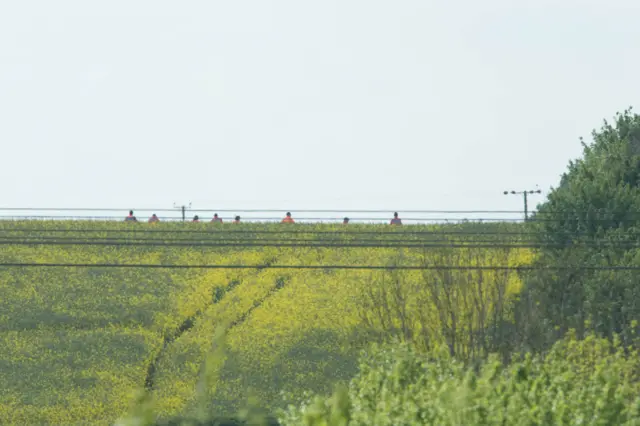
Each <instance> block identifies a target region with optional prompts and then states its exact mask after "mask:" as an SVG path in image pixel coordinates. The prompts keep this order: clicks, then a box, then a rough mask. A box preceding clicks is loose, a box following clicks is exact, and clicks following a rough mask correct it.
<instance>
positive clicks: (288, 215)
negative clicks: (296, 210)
mask: <svg viewBox="0 0 640 426" xmlns="http://www.w3.org/2000/svg"><path fill="white" fill-rule="evenodd" d="M282 223H296V222H295V221H294V220H293V218H292V217H291V213H289V212H287V216H286V217H285V218H284V219H282Z"/></svg>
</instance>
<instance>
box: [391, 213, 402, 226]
mask: <svg viewBox="0 0 640 426" xmlns="http://www.w3.org/2000/svg"><path fill="white" fill-rule="evenodd" d="M391 225H402V221H401V220H400V218H399V217H398V213H394V214H393V219H391Z"/></svg>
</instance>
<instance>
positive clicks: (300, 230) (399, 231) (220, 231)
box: [0, 222, 586, 236]
mask: <svg viewBox="0 0 640 426" xmlns="http://www.w3.org/2000/svg"><path fill="white" fill-rule="evenodd" d="M1 225H2V224H1V222H0V232H5V233H7V232H11V233H14V232H21V233H24V232H42V233H131V234H203V235H209V234H210V235H225V234H232V235H234V234H256V235H263V234H264V235H271V234H285V235H290V234H303V235H304V234H319V235H345V236H349V235H442V236H446V235H537V233H536V232H531V231H468V230H439V231H417V230H413V229H411V228H398V227H396V228H386V229H387V230H386V231H384V230H383V228H381V229H379V230H376V231H360V230H354V229H353V228H352V229H350V230H349V229H343V230H335V231H323V230H313V229H309V228H306V227H293V228H294V229H292V227H291V226H287V228H284V227H283V228H281V229H278V230H261V229H256V230H251V229H230V228H228V227H223V226H224V225H223V226H221V225H211V227H210V228H208V229H163V228H161V227H160V228H155V229H150V228H140V227H135V226H130V224H126V225H123V226H124V227H123V228H121V229H115V228H92V229H55V228H42V227H40V228H37V227H24V228H23V227H10V228H3V227H2V226H1ZM235 226H237V225H235ZM350 226H352V225H350ZM572 235H578V234H577V233H572ZM585 235H586V233H585Z"/></svg>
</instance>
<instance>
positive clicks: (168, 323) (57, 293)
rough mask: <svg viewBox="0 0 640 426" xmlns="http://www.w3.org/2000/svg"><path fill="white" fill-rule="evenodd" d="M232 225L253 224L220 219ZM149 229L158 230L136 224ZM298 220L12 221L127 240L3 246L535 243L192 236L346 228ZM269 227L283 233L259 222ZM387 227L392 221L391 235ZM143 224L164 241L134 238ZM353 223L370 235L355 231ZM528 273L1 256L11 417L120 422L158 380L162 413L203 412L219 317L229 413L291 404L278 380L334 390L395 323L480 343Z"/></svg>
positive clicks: (19, 249) (466, 349) (229, 257)
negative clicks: (287, 223)
mask: <svg viewBox="0 0 640 426" xmlns="http://www.w3.org/2000/svg"><path fill="white" fill-rule="evenodd" d="M229 227H233V229H234V230H242V231H243V232H245V233H244V234H241V233H238V234H223V233H222V230H225V229H229ZM285 228H286V230H287V231H286V232H282V233H279V232H280V231H282V230H284V229H285ZM142 229H144V230H153V231H154V232H152V233H150V235H149V234H144V235H142V234H141V233H138V232H137V231H138V230H142ZM291 229H292V228H291V227H283V226H281V225H259V224H244V225H228V226H227V225H223V226H217V227H213V226H212V225H209V224H161V225H156V226H155V227H152V226H150V225H147V224H119V223H118V224H114V223H109V224H107V223H75V222H74V223H68V222H55V223H43V224H38V225H37V226H36V225H34V224H33V223H29V222H18V223H7V224H2V225H1V226H0V232H4V233H10V234H11V235H12V237H16V236H19V237H20V238H30V239H37V240H38V241H45V240H47V239H49V240H48V241H51V240H56V241H59V240H60V239H61V238H75V239H77V240H83V241H90V239H92V238H113V237H114V235H115V234H114V232H116V231H117V232H119V234H118V235H117V238H118V242H119V245H104V246H93V245H3V246H2V247H1V248H0V250H1V251H0V263H8V262H40V263H42V262H53V263H55V262H60V263H131V264H140V263H144V264H182V265H187V264H191V265H196V264H244V265H256V264H278V265H310V264H312V265H313V264H345V265H393V264H402V265H415V266H419V265H439V264H440V265H441V264H454V265H467V266H473V265H520V264H526V263H528V262H530V261H531V257H532V256H533V253H531V252H530V251H528V250H526V249H501V248H495V249H494V248H467V249H443V248H435V249H414V248H384V249H381V248H376V247H358V248H309V247H286V248H282V247H255V246H249V247H217V248H212V247H197V246H195V245H190V242H193V243H194V244H195V243H197V242H201V241H203V240H205V239H206V240H207V241H209V242H216V241H218V242H219V241H231V240H233V239H238V240H239V239H241V238H244V239H247V238H253V239H254V240H255V241H259V240H265V241H266V240H268V239H271V240H272V241H275V239H277V240H278V241H290V242H291V241H298V240H300V239H301V238H306V239H309V240H312V241H324V240H327V241H329V240H330V239H331V238H335V237H334V236H333V234H332V232H334V231H342V230H343V228H342V227H338V226H335V225H295V229H304V230H305V231H308V234H305V235H303V236H300V235H296V234H294V233H291V232H290V230H291ZM351 229H353V230H355V231H367V232H371V233H372V236H371V237H367V238H370V239H376V240H379V242H384V241H385V238H386V239H389V241H391V238H394V239H402V240H403V241H404V240H416V241H418V240H419V238H420V237H417V236H416V235H414V234H411V233H409V230H410V229H411V230H414V231H415V230H423V231H424V230H438V229H442V228H440V227H435V226H434V227H405V229H403V230H395V229H394V230H393V232H389V228H388V227H381V226H375V225H354V226H353V227H351V225H350V228H349V230H351ZM451 229H453V227H452V228H451ZM265 230H267V231H270V232H273V234H264V233H261V231H265ZM183 231H188V232H183ZM218 231H220V232H218ZM382 231H384V232H389V235H387V234H384V236H381V234H380V235H378V234H379V232H382ZM254 232H255V233H254ZM403 234H404V235H403ZM142 238H145V239H147V240H149V241H150V239H151V238H154V239H155V240H157V241H161V242H162V244H158V245H152V246H135V245H124V244H121V243H123V242H127V241H128V242H133V241H138V240H137V239H142ZM340 238H341V239H340V241H343V242H344V241H352V242H357V241H358V240H359V239H362V238H363V237H361V236H358V235H357V234H356V233H355V232H354V234H352V235H349V234H345V235H342V236H341V237H340ZM422 238H424V237H422ZM332 241H333V240H332ZM178 242H179V243H180V244H182V245H181V246H176V245H175V243H178ZM520 286H521V284H520V281H519V279H518V277H517V275H516V274H515V273H513V272H508V271H506V272H505V271H472V270H469V271H449V272H448V273H447V272H446V271H435V270H427V271H395V272H384V271H371V270H315V269H303V270H299V269H269V268H265V269H260V270H255V269H207V270H205V269H155V268H153V269H151V268H146V269H142V268H130V269H124V268H83V267H66V268H59V267H58V268H28V267H21V268H18V267H0V294H1V295H2V297H1V298H0V424H44V423H46V424H79V423H90V424H110V423H113V422H114V421H115V420H116V419H117V418H118V417H120V416H121V415H123V414H124V413H125V412H126V410H127V408H128V406H129V404H130V402H131V399H132V397H133V395H134V394H135V392H136V391H138V390H140V389H141V388H143V387H145V386H146V387H147V388H148V389H150V391H151V394H152V396H153V398H154V403H155V405H156V407H157V411H158V413H159V414H160V415H161V416H163V417H170V416H173V415H176V414H178V413H186V412H193V411H194V410H197V409H199V408H201V407H200V406H199V403H200V402H199V400H198V394H202V389H201V386H202V382H201V381H200V378H201V376H202V372H203V362H204V361H205V359H206V357H207V354H208V353H210V352H211V350H212V345H214V344H215V341H214V340H215V339H214V335H215V333H216V330H217V329H219V327H226V329H227V338H226V348H225V356H224V358H223V359H222V360H220V362H219V364H218V365H216V366H215V368H214V370H215V379H214V380H213V381H211V382H209V384H208V385H207V386H208V388H207V389H206V393H207V395H208V396H210V398H209V400H208V402H207V403H208V404H209V406H210V407H214V408H215V409H216V411H219V412H220V413H232V412H234V411H235V410H237V409H238V408H239V407H241V406H242V405H243V404H245V402H246V401H247V398H249V397H256V398H257V399H258V400H259V401H261V403H262V404H264V405H265V406H267V407H270V408H273V407H276V406H279V405H281V404H282V397H281V392H288V393H290V394H293V395H300V394H302V392H303V391H305V390H314V391H320V392H326V391H329V390H330V389H331V387H332V386H333V385H334V384H335V382H336V381H340V380H348V379H349V378H350V377H351V376H352V375H353V373H354V372H355V369H356V359H357V355H358V352H359V350H361V349H362V348H363V347H365V346H364V345H365V344H366V343H367V342H369V341H371V340H375V339H380V338H384V336H396V337H399V338H401V339H405V340H411V341H413V342H414V343H418V344H419V345H423V346H424V347H432V346H435V345H447V346H449V347H450V348H451V350H452V351H456V352H457V353H459V354H462V355H465V356H467V355H471V352H473V351H474V350H477V349H476V348H475V346H474V345H472V344H471V343H470V342H469V339H468V338H467V336H469V335H476V334H477V333H478V332H479V331H480V330H481V328H482V327H483V326H486V325H487V324H488V322H489V321H492V320H493V318H495V317H496V315H497V314H496V313H497V312H500V315H502V320H507V321H508V320H509V315H510V313H509V310H508V309H507V307H508V301H509V299H510V298H511V297H513V295H516V294H517V293H518V292H519V290H520ZM452 312H453V313H455V314H456V315H457V317H456V320H453V321H452V315H451V313H452Z"/></svg>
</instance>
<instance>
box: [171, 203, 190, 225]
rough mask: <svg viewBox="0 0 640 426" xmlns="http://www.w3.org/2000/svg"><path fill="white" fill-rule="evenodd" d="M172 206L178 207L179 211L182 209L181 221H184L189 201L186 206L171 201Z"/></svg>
mask: <svg viewBox="0 0 640 426" xmlns="http://www.w3.org/2000/svg"><path fill="white" fill-rule="evenodd" d="M173 208H174V209H180V211H182V221H183V222H184V221H185V219H186V218H187V209H190V208H191V202H189V205H187V206H185V205H184V204H183V205H181V206H179V205H178V204H177V203H173Z"/></svg>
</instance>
